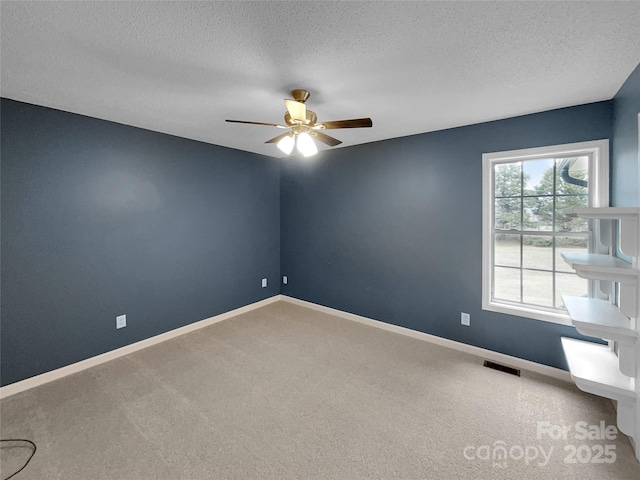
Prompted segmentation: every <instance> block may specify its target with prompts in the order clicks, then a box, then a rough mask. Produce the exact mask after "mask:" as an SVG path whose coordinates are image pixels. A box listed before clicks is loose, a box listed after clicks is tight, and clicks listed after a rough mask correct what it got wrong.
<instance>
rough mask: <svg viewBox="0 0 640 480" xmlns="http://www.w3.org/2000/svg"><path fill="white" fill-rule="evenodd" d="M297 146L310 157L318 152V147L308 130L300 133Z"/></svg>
mask: <svg viewBox="0 0 640 480" xmlns="http://www.w3.org/2000/svg"><path fill="white" fill-rule="evenodd" d="M297 146H298V151H299V152H300V153H301V154H302V155H304V156H305V157H310V156H311V155H315V154H316V153H318V147H316V144H315V143H314V141H313V139H312V138H311V135H309V134H308V133H307V132H303V133H301V134H300V135H298V142H297Z"/></svg>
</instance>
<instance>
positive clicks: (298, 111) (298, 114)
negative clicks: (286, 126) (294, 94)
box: [284, 99, 307, 122]
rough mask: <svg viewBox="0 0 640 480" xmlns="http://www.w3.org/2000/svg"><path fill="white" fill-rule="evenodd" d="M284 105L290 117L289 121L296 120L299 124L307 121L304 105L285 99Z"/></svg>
mask: <svg viewBox="0 0 640 480" xmlns="http://www.w3.org/2000/svg"><path fill="white" fill-rule="evenodd" d="M284 104H285V105H286V106H287V111H288V112H289V115H291V120H298V121H300V122H305V121H306V120H307V107H305V105H304V103H301V102H296V101H295V100H288V99H285V101H284Z"/></svg>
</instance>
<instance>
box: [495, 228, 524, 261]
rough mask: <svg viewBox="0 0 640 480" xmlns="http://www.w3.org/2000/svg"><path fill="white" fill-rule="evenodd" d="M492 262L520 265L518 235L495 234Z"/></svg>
mask: <svg viewBox="0 0 640 480" xmlns="http://www.w3.org/2000/svg"><path fill="white" fill-rule="evenodd" d="M494 263H495V264H496V265H502V266H507V267H520V235H504V234H501V233H499V234H496V236H495V251H494Z"/></svg>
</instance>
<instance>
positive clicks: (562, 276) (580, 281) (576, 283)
mask: <svg viewBox="0 0 640 480" xmlns="http://www.w3.org/2000/svg"><path fill="white" fill-rule="evenodd" d="M588 294H589V281H588V280H585V279H584V278H580V277H579V276H578V275H576V274H575V273H556V305H557V306H558V307H562V308H564V302H563V301H562V295H573V296H575V297H586V296H587V295H588Z"/></svg>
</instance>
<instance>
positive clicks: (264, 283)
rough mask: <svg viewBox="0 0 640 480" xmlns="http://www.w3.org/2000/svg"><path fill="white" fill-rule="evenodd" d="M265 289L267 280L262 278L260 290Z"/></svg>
mask: <svg viewBox="0 0 640 480" xmlns="http://www.w3.org/2000/svg"><path fill="white" fill-rule="evenodd" d="M266 287H267V279H266V278H263V279H262V288H266Z"/></svg>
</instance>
